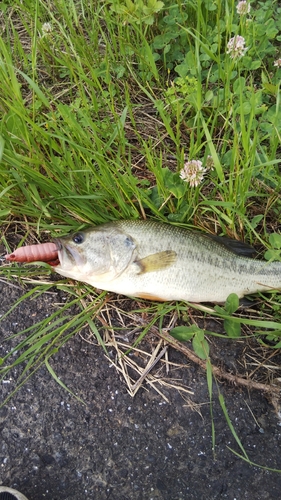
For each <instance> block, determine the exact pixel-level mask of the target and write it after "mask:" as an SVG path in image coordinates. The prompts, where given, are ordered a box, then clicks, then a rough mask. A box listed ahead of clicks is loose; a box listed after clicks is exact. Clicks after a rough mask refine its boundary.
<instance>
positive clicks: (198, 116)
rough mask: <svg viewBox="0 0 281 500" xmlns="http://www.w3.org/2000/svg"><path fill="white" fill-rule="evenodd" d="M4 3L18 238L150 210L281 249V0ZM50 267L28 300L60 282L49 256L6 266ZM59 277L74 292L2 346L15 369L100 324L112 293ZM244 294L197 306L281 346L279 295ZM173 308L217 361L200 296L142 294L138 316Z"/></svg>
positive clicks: (3, 81) (5, 273)
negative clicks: (237, 51)
mask: <svg viewBox="0 0 281 500" xmlns="http://www.w3.org/2000/svg"><path fill="white" fill-rule="evenodd" d="M0 16H1V17H0V26H1V35H2V36H1V39H0V73H1V74H0V96H1V97H0V111H1V115H2V120H1V125H0V159H1V163H0V190H1V191H0V217H1V225H2V228H3V232H2V243H3V244H4V246H5V247H6V248H7V249H9V245H10V246H11V247H13V245H14V244H17V245H22V244H25V243H34V242H36V241H44V240H49V239H50V238H52V237H54V236H56V235H57V234H62V233H68V232H70V231H73V230H77V228H80V227H83V226H84V225H88V224H94V225H96V224H100V223H103V222H106V221H109V220H117V219H122V218H131V219H137V218H151V219H155V220H159V221H164V222H165V221H166V222H170V223H174V224H180V225H184V226H187V227H195V228H199V229H203V230H205V231H207V232H211V233H214V234H218V235H219V234H222V235H227V236H231V237H234V238H238V239H244V240H246V241H248V242H250V243H252V244H254V245H257V246H258V248H259V249H260V250H261V251H262V252H263V251H264V250H270V251H271V254H270V256H269V258H271V257H272V255H274V257H275V258H280V247H281V244H280V241H279V240H278V235H277V236H276V238H277V239H276V238H275V239H274V237H272V233H275V232H276V231H277V230H278V227H279V217H280V215H279V214H280V209H281V200H280V187H281V177H280V151H281V149H280V146H281V138H280V123H281V109H280V76H281V68H280V67H279V63H278V60H279V61H280V59H279V58H280V53H279V52H278V46H279V45H278V44H279V40H280V36H281V35H280V33H281V21H280V7H279V6H278V3H277V2H269V1H266V2H264V3H263V4H262V5H261V4H255V5H253V6H252V8H251V11H250V13H249V14H247V15H240V16H239V15H238V13H237V11H236V5H235V4H234V2H232V1H226V2H217V3H216V4H214V3H213V2H210V1H209V0H204V1H200V0H195V1H194V2H180V1H176V0H166V1H165V2H157V1H156V0H151V1H150V2H145V1H142V0H139V1H138V2H134V3H130V2H124V1H122V0H108V1H107V0H104V1H102V0H97V1H95V2H85V1H84V0H81V1H80V2H78V1H74V0H72V1H71V2H64V1H63V0H54V1H53V2H51V3H50V2H43V1H40V0H36V1H33V0H32V1H31V0H27V1H26V2H23V3H22V2H20V1H19V0H16V1H15V2H13V3H12V5H11V3H10V2H9V1H3V2H1V6H0ZM237 35H240V36H243V37H244V38H245V44H246V47H247V51H246V53H245V54H244V55H243V56H241V57H240V58H238V59H233V58H231V55H230V54H227V44H228V42H229V40H230V38H232V37H235V36H237ZM274 61H277V66H276V65H274ZM280 62H281V61H280ZM208 157H211V158H212V169H209V170H208V172H207V173H206V175H205V176H204V180H203V181H202V182H201V183H200V184H199V185H198V186H197V187H191V186H190V185H189V184H188V183H186V182H184V181H183V180H181V179H180V177H179V172H180V170H181V169H182V168H183V165H184V162H185V160H186V158H188V159H189V160H200V161H202V163H203V165H204V166H205V165H206V162H207V159H208ZM272 238H273V239H272ZM272 252H273V253H272ZM38 274H40V279H39V281H38V280H37V282H36V285H33V288H32V289H30V290H29V291H28V292H27V293H26V294H25V295H24V296H23V297H21V299H19V300H20V301H24V300H25V298H26V297H27V296H29V295H32V296H34V297H35V298H36V296H37V295H38V294H41V293H45V292H46V291H47V290H49V288H50V286H52V285H53V281H52V277H51V271H50V268H49V267H48V266H46V265H45V266H42V267H41V268H40V270H38V268H37V269H35V268H34V267H33V266H20V267H19V266H17V265H15V264H11V265H3V266H2V267H1V276H2V278H1V279H4V280H7V282H13V281H14V282H15V281H19V282H20V283H21V284H25V283H27V284H28V283H32V282H34V281H36V280H35V278H38ZM55 284H56V286H57V287H59V288H61V289H63V290H65V291H67V293H68V294H69V300H68V302H67V303H66V305H65V306H64V307H61V308H59V309H58V311H57V312H55V313H54V314H53V315H52V317H51V318H48V321H47V320H44V321H42V322H40V323H38V324H36V325H34V326H33V327H32V328H30V329H27V331H24V332H19V334H18V335H19V338H20V339H22V340H19V344H18V345H17V347H16V348H14V349H12V350H11V352H10V353H9V354H8V355H7V356H6V357H5V358H3V359H2V368H1V370H2V374H3V376H4V377H5V375H6V373H7V371H8V370H9V369H11V368H13V367H14V366H16V365H18V364H21V363H23V364H24V368H23V371H22V375H21V379H20V383H23V381H24V380H25V379H26V377H29V376H30V374H32V373H34V371H35V370H36V369H37V368H38V367H39V366H41V364H43V363H45V364H46V366H47V368H48V369H49V371H51V372H52V368H51V366H50V363H49V360H50V357H51V355H52V354H53V353H54V352H55V351H56V349H58V348H59V347H60V346H61V345H62V344H63V343H64V342H66V341H67V339H68V338H69V336H70V335H73V334H75V333H76V332H77V331H80V330H81V328H82V326H83V325H84V324H85V323H88V324H89V326H90V328H91V330H92V332H93V334H94V335H96V336H97V337H99V329H98V328H97V325H100V323H99V322H98V320H97V318H99V317H100V311H102V310H103V307H104V303H105V300H107V299H106V298H105V297H106V295H105V293H102V294H98V293H94V292H93V290H91V289H90V287H87V286H84V285H82V284H80V285H79V286H78V287H75V286H73V285H69V284H68V283H67V281H62V280H61V281H59V282H56V283H55ZM114 300H115V299H112V301H114ZM233 300H234V302H235V299H233ZM112 303H113V302H112ZM139 304H140V305H139ZM233 304H234V303H233V302H230V303H228V304H227V305H226V306H225V307H224V308H209V309H208V310H206V308H205V309H204V307H203V306H202V307H201V306H200V307H199V306H197V308H199V309H200V310H201V314H202V315H205V314H207V315H215V317H216V318H220V319H221V320H222V321H224V327H225V330H226V332H227V333H226V334H228V335H229V336H230V337H233V338H234V341H235V338H241V335H243V332H244V330H243V329H242V330H241V325H242V326H243V325H246V326H247V327H250V328H251V332H252V333H251V334H252V335H253V336H254V337H255V338H256V339H257V342H258V343H260V344H262V345H269V348H271V349H272V348H273V349H277V348H279V347H280V336H281V333H280V332H281V326H280V324H281V319H280V296H279V295H278V294H275V295H267V296H261V300H260V301H259V305H258V306H257V307H256V308H255V310H254V312H252V311H251V313H248V314H247V313H246V314H245V313H243V311H242V313H239V311H238V310H237V307H236V306H235V305H233ZM15 306H16V304H15ZM73 306H75V307H76V308H77V313H76V315H75V316H74V317H71V316H70V312H69V311H70V310H71V307H73ZM13 307H14V306H13ZM138 307H139V309H138ZM188 307H189V308H191V309H192V308H193V309H194V307H195V306H194V305H192V304H189V305H188ZM143 314H146V315H147V317H148V318H149V320H148V321H147V325H146V326H143V324H142V323H141V318H142V315H143ZM174 314H176V315H177V317H178V319H179V320H180V322H181V323H184V326H183V330H182V331H181V335H182V336H183V337H184V336H185V337H184V338H185V339H187V338H189V339H193V347H194V349H195V352H196V353H197V354H198V356H199V358H200V355H201V357H202V356H203V358H204V352H205V359H206V360H207V361H208V359H209V358H208V355H207V354H206V350H205V347H206V344H205V343H204V342H206V340H205V336H206V334H207V332H206V331H204V330H202V329H200V328H199V327H198V328H197V330H196V332H195V330H194V329H193V330H192V329H191V330H189V329H188V328H189V326H190V325H188V326H186V325H185V323H189V322H190V320H189V318H188V317H187V315H186V304H164V305H162V304H161V305H155V304H148V303H145V302H140V303H138V305H137V309H136V313H135V316H134V318H135V322H136V325H137V326H139V327H140V328H141V330H143V335H144V334H145V333H146V332H147V331H149V328H150V327H151V326H153V325H156V324H157V325H159V326H160V330H161V329H162V326H163V324H165V318H167V317H169V318H171V317H172V316H173V315H174ZM249 316H250V317H249ZM120 317H122V318H126V312H125V311H121V312H120ZM124 321H125V320H124ZM237 325H238V326H237ZM241 331H242V333H241ZM202 332H203V333H202ZM177 333H178V334H179V332H177ZM175 334H176V333H175ZM143 335H142V336H141V337H140V338H139V339H138V340H137V343H138V342H139V341H140V340H141V338H142V337H143ZM202 335H203V340H202ZM208 335H215V332H208ZM206 338H207V337H206ZM8 340H9V339H8ZM99 341H100V343H103V340H102V338H101V337H99ZM202 342H203V344H202ZM196 346H197V347H196ZM196 349H197V350H196ZM202 349H203V355H202ZM15 350H16V351H18V356H17V357H16V358H15ZM208 362H209V361H208ZM208 367H209V364H208V365H207V368H208ZM207 373H208V386H209V387H210V388H211V383H210V368H208V371H207ZM52 374H53V373H52ZM53 375H54V374H53Z"/></svg>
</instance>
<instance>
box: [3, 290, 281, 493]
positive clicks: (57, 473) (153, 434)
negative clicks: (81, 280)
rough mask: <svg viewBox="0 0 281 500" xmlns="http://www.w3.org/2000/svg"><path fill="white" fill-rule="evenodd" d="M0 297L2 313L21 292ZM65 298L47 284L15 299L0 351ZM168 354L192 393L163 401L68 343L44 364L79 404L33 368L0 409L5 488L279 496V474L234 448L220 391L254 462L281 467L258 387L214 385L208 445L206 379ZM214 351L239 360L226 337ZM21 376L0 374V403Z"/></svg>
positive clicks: (99, 355) (84, 346)
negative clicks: (131, 387)
mask: <svg viewBox="0 0 281 500" xmlns="http://www.w3.org/2000/svg"><path fill="white" fill-rule="evenodd" d="M0 293H1V303H0V314H1V316H2V315H3V314H4V313H5V312H6V311H7V310H8V309H9V308H10V307H11V305H12V304H14V303H15V301H16V299H17V298H18V297H19V296H20V295H21V294H23V293H24V290H22V289H21V288H15V287H13V286H11V284H8V283H4V282H2V281H0ZM64 300H66V297H65V296H64V295H63V293H62V292H59V291H57V290H56V288H54V289H53V290H52V291H51V293H49V294H45V295H43V296H40V297H37V298H33V299H32V300H31V299H27V300H25V301H24V302H22V303H21V304H20V306H19V307H18V308H17V309H15V310H14V311H13V312H12V313H11V314H10V315H9V316H8V317H7V318H5V319H3V320H2V321H1V322H0V335H1V342H0V348H1V349H0V356H3V355H5V354H6V353H7V352H8V351H9V350H10V349H11V347H12V346H13V345H15V342H16V341H17V340H16V339H10V340H7V339H8V337H10V335H11V334H15V333H17V332H18V331H20V330H21V329H23V328H24V327H27V326H29V325H31V324H33V323H34V322H35V321H39V320H40V319H43V318H46V317H47V316H48V315H49V314H50V313H51V312H53V311H54V309H55V308H56V307H60V304H61V303H62V302H63V301H64ZM242 347H243V346H242ZM240 349H241V346H240ZM168 354H169V359H170V360H171V361H173V362H174V363H177V364H179V365H181V366H179V367H178V368H175V369H174V370H172V373H171V374H170V375H169V376H170V377H172V378H177V379H178V380H180V381H181V383H182V384H184V385H185V386H186V387H189V388H190V390H191V391H192V392H193V395H189V394H188V393H187V394H186V395H185V396H184V397H183V394H181V393H180V392H179V391H177V390H176V389H172V388H166V389H164V390H163V391H164V395H165V397H166V398H167V399H168V400H169V402H167V401H165V400H164V399H163V397H162V396H161V395H160V394H158V393H157V392H156V391H155V390H154V389H153V388H150V387H149V386H148V385H146V384H145V383H144V386H143V388H141V389H140V390H139V391H138V393H137V394H136V396H135V397H134V398H132V397H131V396H130V395H129V394H128V391H127V387H126V384H125V382H124V379H123V377H122V376H121V375H120V374H119V373H118V372H117V371H116V369H115V367H114V366H113V365H112V363H111V362H110V359H107V358H106V357H105V354H104V352H103V350H102V349H101V348H100V347H99V346H98V345H94V344H91V343H87V342H86V341H85V340H83V339H82V338H81V336H79V335H75V336H73V337H72V338H71V339H70V340H69V341H68V342H67V343H66V344H65V345H64V346H63V347H62V348H61V349H60V350H59V352H57V353H56V354H55V355H54V356H53V357H52V359H51V360H50V364H51V367H52V369H53V370H54V371H55V373H56V374H57V376H58V377H59V378H60V380H61V381H62V382H63V383H64V384H65V385H66V386H67V387H68V388H69V389H70V390H71V391H72V392H73V393H74V394H75V395H76V396H78V397H79V398H80V399H81V400H83V402H84V403H82V402H80V401H79V400H77V399H76V398H75V397H74V396H73V395H72V394H70V393H69V392H67V391H66V390H65V389H64V388H62V387H61V386H60V385H59V384H58V383H57V382H56V381H55V380H54V378H53V377H52V376H51V374H50V373H49V371H48V370H47V369H46V367H44V366H43V367H42V368H40V369H39V371H37V372H36V373H35V374H34V375H33V376H32V377H31V378H30V379H29V380H28V381H27V382H26V383H25V384H24V385H23V386H22V387H21V388H20V389H19V390H18V392H16V393H15V394H14V396H13V397H12V398H11V399H10V400H9V401H8V402H7V404H6V405H5V406H4V407H3V408H2V409H1V410H0V412H1V413H0V435H1V441H0V484H4V485H6V486H10V487H13V488H16V489H18V490H20V491H21V492H22V493H24V494H25V495H26V496H27V497H28V499H29V500H42V499H47V500H82V499H83V500H84V499H90V500H105V499H108V500H109V499H110V500H132V499H133V500H142V499H143V500H156V499H163V500H183V499H188V500H198V499H204V500H205V499H208V500H209V499H210V500H215V499H228V500H245V499H255V500H264V499H270V500H275V499H276V500H277V499H278V500H279V499H280V491H281V475H280V473H278V472H273V471H270V470H266V469H263V468H261V467H257V466H253V465H249V464H248V463H246V462H245V461H243V460H242V459H241V458H239V457H238V456H237V455H236V454H235V453H234V452H236V453H240V450H239V447H238V444H237V442H236V441H235V439H234V437H233V435H232V433H231V432H230V430H229V427H228V425H227V422H226V419H225V417H224V415H223V412H222V409H221V406H220V404H219V401H218V388H219V390H220V391H221V393H222V394H223V396H224V398H225V401H226V406H227V409H228V413H229V417H230V419H231V422H232V424H233V425H234V428H235V430H236V432H237V436H239V439H240V440H241V443H242V444H243V446H244V448H245V450H246V452H247V453H248V455H249V457H250V458H251V460H252V461H253V462H255V463H256V464H260V465H263V466H266V467H269V468H272V469H281V459H280V443H281V425H280V420H279V419H278V416H277V414H276V411H275V410H274V408H273V406H272V405H271V403H270V401H268V400H267V399H266V398H265V397H264V395H263V394H262V393H260V392H258V391H248V390H246V389H242V388H241V387H239V386H234V385H230V384H229V383H226V382H224V383H219V385H218V386H217V385H216V384H214V391H213V400H214V402H213V422H214V426H215V433H216V446H215V449H214V450H213V449H212V424H211V419H210V404H209V395H208V389H207V384H206V374H205V373H204V372H203V370H202V369H201V368H200V367H198V366H197V365H193V364H192V363H191V362H190V361H188V360H187V359H186V358H185V356H184V355H183V354H181V353H179V352H176V351H174V350H173V349H171V348H169V353H168ZM211 355H212V356H213V358H214V359H216V360H218V359H221V360H222V361H223V359H227V363H228V365H229V366H234V364H233V363H236V366H238V365H239V359H238V352H236V351H235V347H234V344H233V343H232V342H230V341H223V340H218V341H216V342H215V343H212V345H211ZM110 356H112V359H113V358H114V352H113V351H112V352H111V351H109V357H110ZM237 363H238V365H237ZM21 371H22V367H21V366H18V367H15V368H14V369H13V370H12V371H11V372H9V373H8V374H7V375H6V376H5V377H4V380H3V381H2V387H1V391H2V398H3V399H4V398H5V397H6V396H7V395H8V394H9V393H10V392H11V391H12V390H13V388H14V386H15V380H16V379H17V377H18V375H19V374H20V373H21ZM231 450H233V451H231Z"/></svg>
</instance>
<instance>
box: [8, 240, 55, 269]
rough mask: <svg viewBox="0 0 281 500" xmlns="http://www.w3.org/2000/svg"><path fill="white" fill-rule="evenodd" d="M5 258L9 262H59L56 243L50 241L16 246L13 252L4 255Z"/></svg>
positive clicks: (52, 263)
mask: <svg viewBox="0 0 281 500" xmlns="http://www.w3.org/2000/svg"><path fill="white" fill-rule="evenodd" d="M5 259H6V260H8V261H11V262H35V261H40V262H48V263H49V264H51V265H57V264H58V263H59V262H58V248H57V245H56V244H55V243H51V242H49V243H40V244H38V245H26V246H24V247H20V248H17V249H16V250H15V251H14V252H13V253H10V254H7V255H5Z"/></svg>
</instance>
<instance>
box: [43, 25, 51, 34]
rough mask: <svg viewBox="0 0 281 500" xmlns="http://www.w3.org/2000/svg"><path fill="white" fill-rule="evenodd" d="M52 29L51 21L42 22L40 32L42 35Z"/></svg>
mask: <svg viewBox="0 0 281 500" xmlns="http://www.w3.org/2000/svg"><path fill="white" fill-rule="evenodd" d="M52 31H53V28H52V25H51V23H44V24H42V33H43V35H47V34H48V33H51V32H52Z"/></svg>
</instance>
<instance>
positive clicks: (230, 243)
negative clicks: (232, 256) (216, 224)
mask: <svg viewBox="0 0 281 500" xmlns="http://www.w3.org/2000/svg"><path fill="white" fill-rule="evenodd" d="M205 236H206V237H207V238H210V239H211V240H214V241H216V242H217V243H220V244H221V245H224V246H225V247H226V248H227V249H228V250H230V251H231V252H233V253H236V254H237V255H242V256H243V257H249V258H254V257H256V256H257V251H256V250H255V249H254V247H252V246H251V245H249V244H248V243H245V242H244V241H239V240H234V239H232V238H228V237H227V236H215V235H213V234H206V235H205Z"/></svg>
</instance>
